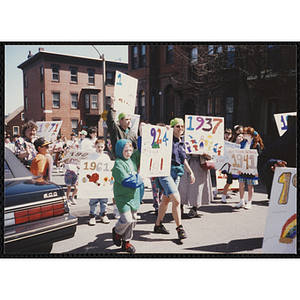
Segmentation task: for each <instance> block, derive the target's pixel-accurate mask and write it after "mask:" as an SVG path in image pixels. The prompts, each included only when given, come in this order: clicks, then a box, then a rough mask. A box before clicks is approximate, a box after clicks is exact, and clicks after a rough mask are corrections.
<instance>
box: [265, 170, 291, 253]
mask: <svg viewBox="0 0 300 300" xmlns="http://www.w3.org/2000/svg"><path fill="white" fill-rule="evenodd" d="M262 253H290V254H296V253H297V169H296V168H276V169H275V173H274V177H273V184H272V189H271V195H270V202H269V208H268V214H267V222H266V228H265V234H264V240H263V247H262Z"/></svg>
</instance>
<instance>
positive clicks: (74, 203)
mask: <svg viewBox="0 0 300 300" xmlns="http://www.w3.org/2000/svg"><path fill="white" fill-rule="evenodd" d="M69 201H70V203H71V204H72V205H76V200H75V199H74V198H73V197H72V196H71V197H70V199H69Z"/></svg>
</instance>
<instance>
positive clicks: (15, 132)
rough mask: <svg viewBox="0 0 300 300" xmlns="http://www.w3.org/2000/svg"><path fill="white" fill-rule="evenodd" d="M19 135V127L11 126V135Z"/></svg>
mask: <svg viewBox="0 0 300 300" xmlns="http://www.w3.org/2000/svg"><path fill="white" fill-rule="evenodd" d="M18 134H19V126H13V135H18Z"/></svg>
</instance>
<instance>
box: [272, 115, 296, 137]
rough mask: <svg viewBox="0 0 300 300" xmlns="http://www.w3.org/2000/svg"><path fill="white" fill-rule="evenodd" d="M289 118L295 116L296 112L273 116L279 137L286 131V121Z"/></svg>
mask: <svg viewBox="0 0 300 300" xmlns="http://www.w3.org/2000/svg"><path fill="white" fill-rule="evenodd" d="M289 116H297V113H296V112H290V113H280V114H274V119H275V122H276V126H277V129H278V133H279V136H282V135H283V134H284V133H285V132H286V131H287V129H288V127H287V119H288V117H289Z"/></svg>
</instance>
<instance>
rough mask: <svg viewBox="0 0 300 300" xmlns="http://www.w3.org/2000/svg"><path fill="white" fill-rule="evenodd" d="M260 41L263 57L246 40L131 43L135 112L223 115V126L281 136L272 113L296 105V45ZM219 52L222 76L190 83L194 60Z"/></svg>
mask: <svg viewBox="0 0 300 300" xmlns="http://www.w3.org/2000/svg"><path fill="white" fill-rule="evenodd" d="M247 47H248V48H247ZM258 47H259V49H258V50H257V53H259V55H260V61H255V56H251V57H250V54H248V52H249V53H251V51H252V50H253V49H252V48H251V51H250V46H247V45H241V46H230V45H219V46H218V45H206V46H205V45H204V46H203V45H202V50H203V49H204V50H205V51H206V52H207V53H203V52H200V47H199V45H175V46H174V45H161V44H159V45H155V44H153V45H142V44H138V45H130V46H129V47H128V74H129V75H130V76H133V77H135V78H138V79H139V84H138V93H137V106H136V113H138V114H140V115H141V120H144V121H146V122H150V123H152V124H155V123H157V122H163V123H169V122H170V120H171V119H172V118H173V117H174V116H179V117H182V118H184V116H185V115H186V114H191V115H211V116H221V117H224V118H225V127H228V128H232V127H233V126H234V125H235V124H241V125H244V126H252V127H254V128H255V129H256V130H257V131H258V132H259V133H260V134H261V136H262V138H263V140H264V142H265V144H266V146H267V145H268V144H270V143H271V142H272V141H274V140H275V139H276V138H277V137H278V132H277V128H276V124H275V121H274V118H273V114H275V113H280V112H292V111H296V87H297V85H296V70H297V66H296V46H295V45H283V46H273V45H259V46H258ZM241 51H243V53H241ZM179 52H180V54H179ZM218 54H220V57H221V56H222V59H223V61H222V62H223V63H224V68H223V69H222V79H221V80H220V82H211V84H210V86H209V85H206V86H205V87H203V88H201V84H202V83H201V80H199V78H198V82H197V80H194V81H195V82H197V83H196V84H194V86H192V85H191V84H190V82H191V79H193V77H197V75H196V76H195V72H194V71H193V70H194V69H195V65H196V64H197V63H199V61H200V59H202V60H201V61H202V63H204V64H205V63H207V62H209V60H210V59H211V58H213V59H216V57H217V55H218ZM241 57H243V59H241ZM183 58H184V59H185V60H184V59H183ZM198 66H199V65H198ZM258 66H259V68H258ZM241 69H243V70H245V72H241V71H240V70H241ZM243 74H252V76H251V75H247V76H244V78H242V75H243ZM253 74H254V75H253ZM198 87H200V88H201V89H199V90H198Z"/></svg>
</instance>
